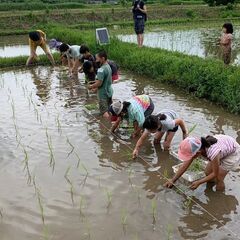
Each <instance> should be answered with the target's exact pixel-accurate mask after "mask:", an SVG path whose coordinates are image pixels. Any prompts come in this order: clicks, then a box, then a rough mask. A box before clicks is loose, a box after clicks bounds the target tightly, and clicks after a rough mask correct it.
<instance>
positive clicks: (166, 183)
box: [163, 180, 173, 188]
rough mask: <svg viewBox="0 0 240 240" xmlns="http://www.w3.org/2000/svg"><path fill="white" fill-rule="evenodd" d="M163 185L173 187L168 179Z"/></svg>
mask: <svg viewBox="0 0 240 240" xmlns="http://www.w3.org/2000/svg"><path fill="white" fill-rule="evenodd" d="M163 186H164V187H166V188H172V187H173V182H172V181H171V180H169V181H167V182H165V183H164V184H163Z"/></svg>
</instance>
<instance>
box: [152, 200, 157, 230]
mask: <svg viewBox="0 0 240 240" xmlns="http://www.w3.org/2000/svg"><path fill="white" fill-rule="evenodd" d="M151 207H152V218H153V225H155V223H156V214H157V201H156V199H155V198H154V199H152V202H151Z"/></svg>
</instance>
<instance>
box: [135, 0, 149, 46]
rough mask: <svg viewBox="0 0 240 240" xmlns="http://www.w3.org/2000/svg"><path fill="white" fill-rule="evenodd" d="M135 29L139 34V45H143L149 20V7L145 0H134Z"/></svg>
mask: <svg viewBox="0 0 240 240" xmlns="http://www.w3.org/2000/svg"><path fill="white" fill-rule="evenodd" d="M132 12H133V19H134V29H135V33H136V34H137V42H138V46H139V47H142V46H143V34H144V25H145V21H146V20H147V7H146V5H145V3H144V2H143V0H134V1H133V4H132Z"/></svg>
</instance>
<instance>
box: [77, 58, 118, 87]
mask: <svg viewBox="0 0 240 240" xmlns="http://www.w3.org/2000/svg"><path fill="white" fill-rule="evenodd" d="M108 64H109V66H110V68H111V70H112V82H113V81H116V80H118V78H119V77H118V66H117V65H116V64H115V63H114V62H113V61H108ZM99 67H100V64H99V63H98V62H93V61H85V62H84V63H83V66H82V71H83V72H84V73H85V76H86V82H88V81H95V76H96V74H97V69H98V68H99Z"/></svg>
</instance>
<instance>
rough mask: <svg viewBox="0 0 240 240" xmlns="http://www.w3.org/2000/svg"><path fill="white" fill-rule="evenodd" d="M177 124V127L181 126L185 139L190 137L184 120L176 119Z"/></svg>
mask: <svg viewBox="0 0 240 240" xmlns="http://www.w3.org/2000/svg"><path fill="white" fill-rule="evenodd" d="M175 123H176V125H178V126H180V128H181V129H182V133H183V139H185V138H186V137H187V135H188V131H187V128H186V126H185V123H184V121H183V120H182V119H176V120H175Z"/></svg>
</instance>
